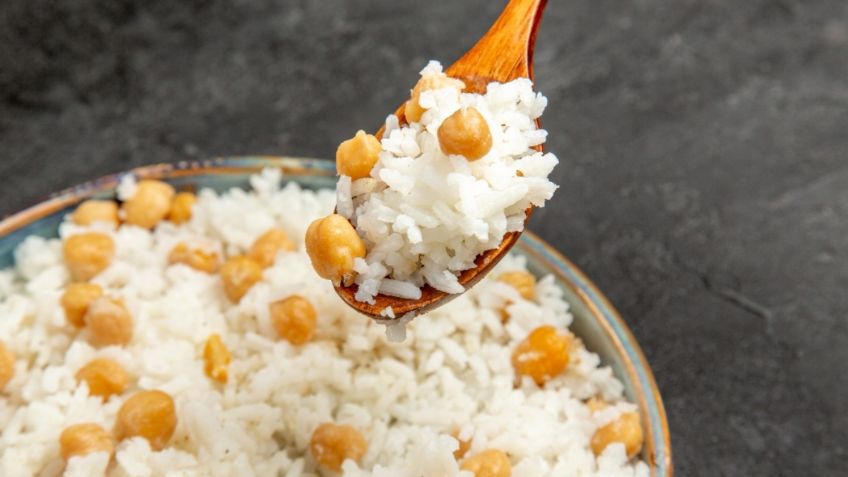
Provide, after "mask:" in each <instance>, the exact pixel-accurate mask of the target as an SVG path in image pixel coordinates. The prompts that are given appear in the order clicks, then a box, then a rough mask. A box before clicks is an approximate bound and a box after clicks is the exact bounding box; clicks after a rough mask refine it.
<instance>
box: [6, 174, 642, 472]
mask: <svg viewBox="0 0 848 477" xmlns="http://www.w3.org/2000/svg"><path fill="white" fill-rule="evenodd" d="M252 184H253V187H254V191H252V192H245V191H241V190H232V191H230V192H228V193H226V194H223V195H216V194H215V193H213V192H211V191H202V192H201V193H200V194H199V201H198V203H197V205H196V206H195V209H194V216H193V218H192V219H191V221H190V222H188V223H187V224H185V225H181V226H176V225H174V224H172V223H168V222H162V223H161V224H160V225H159V226H158V227H157V228H156V229H155V230H154V231H152V232H151V231H148V230H145V229H141V228H137V227H132V226H126V225H125V226H122V227H121V228H119V229H118V230H111V229H109V228H102V227H97V226H93V227H80V226H77V225H74V224H72V223H70V222H66V223H64V224H63V225H62V227H61V231H60V233H61V236H62V237H68V236H69V235H71V234H75V233H79V232H81V231H85V230H90V229H91V228H96V229H99V230H102V231H104V232H105V233H108V234H110V235H111V236H112V237H113V238H114V241H115V244H116V246H117V256H116V258H115V260H114V261H113V262H112V264H111V265H110V266H109V268H107V269H106V270H104V271H103V272H102V273H101V274H99V275H98V276H97V277H95V279H94V280H93V282H95V283H97V284H99V285H101V286H102V287H103V288H104V289H105V290H106V291H107V292H108V293H109V294H112V295H116V296H119V297H120V298H121V299H123V301H124V302H125V303H126V305H127V307H128V308H129V310H130V311H131V312H132V315H133V318H134V320H135V333H134V337H133V339H132V341H131V342H130V343H129V345H127V346H126V347H118V346H107V347H102V348H95V347H92V346H91V345H90V344H89V343H88V342H87V341H86V340H85V339H84V336H81V335H84V332H83V333H80V332H79V331H78V330H77V329H75V328H74V327H73V326H71V325H69V324H68V323H67V321H66V319H65V317H64V315H63V311H62V309H61V307H60V305H59V297H60V295H61V293H62V290H63V288H64V287H65V286H66V284H67V283H68V280H69V279H68V274H67V271H66V268H65V266H64V264H63V259H62V253H61V250H60V249H61V244H60V241H59V240H56V239H50V240H45V239H42V238H38V237H30V238H28V239H27V240H26V241H25V242H24V243H23V244H22V245H21V246H20V247H19V249H18V250H17V253H16V260H17V263H16V266H15V268H14V269H10V270H6V271H3V272H0V317H2V319H0V340H2V341H3V342H5V343H6V345H7V346H8V347H9V349H11V350H12V352H13V353H14V354H15V355H16V356H17V364H16V367H15V375H14V378H13V379H12V380H11V381H10V382H9V383H8V384H7V386H6V387H5V388H4V389H3V390H0V475H3V476H4V477H18V476H32V475H39V476H44V477H49V476H55V475H60V474H61V473H62V472H63V461H62V460H61V458H60V457H59V449H58V436H59V433H60V432H61V431H62V429H64V428H65V427H67V426H69V425H72V424H76V423H79V422H94V423H98V424H100V425H101V426H103V427H104V428H105V429H112V428H113V426H114V422H115V417H116V413H117V410H118V409H119V408H120V406H121V404H122V403H123V402H124V401H125V400H126V399H127V397H128V396H130V395H132V394H133V393H134V392H135V391H137V390H139V389H154V388H155V389H160V390H163V391H165V392H167V393H169V394H170V395H172V396H173V397H174V399H175V401H176V407H177V416H178V425H177V429H176V432H175V434H174V436H173V438H172V439H171V441H170V443H169V445H168V447H166V448H165V449H164V450H162V451H159V452H155V451H152V450H151V449H150V446H149V445H148V443H147V441H146V440H144V439H142V438H133V439H129V440H124V441H123V442H121V443H120V444H119V445H118V447H117V449H116V454H115V458H114V459H113V460H112V461H111V463H110V462H109V459H108V456H107V455H106V454H105V453H94V454H89V455H87V456H85V457H74V458H72V459H71V460H70V461H69V463H68V465H67V468H66V470H65V475H68V476H80V477H82V476H85V477H90V476H98V475H104V474H106V475H110V476H154V475H156V476H160V475H169V476H177V475H179V476H201V475H204V476H205V475H216V476H231V475H232V476H235V475H238V476H249V475H259V476H273V475H280V476H286V477H297V476H302V477H307V476H309V477H315V476H319V475H329V474H326V473H322V472H321V471H319V470H318V469H317V468H316V465H315V463H314V461H313V460H312V458H311V457H310V456H309V453H308V451H307V448H308V443H309V439H310V435H311V433H312V431H313V430H314V429H315V427H316V426H318V425H319V424H320V423H323V422H327V421H334V422H340V423H346V424H351V425H353V426H355V427H356V428H358V429H359V430H361V431H362V432H363V434H364V435H365V437H366V439H367V441H368V452H367V454H366V455H365V456H364V458H363V460H362V462H361V463H360V464H359V465H357V464H355V463H354V462H352V461H347V462H346V463H345V464H344V468H343V475H344V476H346V477H360V476H367V475H373V476H377V477H422V476H425V477H455V476H459V477H472V476H471V474H470V473H469V472H460V471H459V470H458V466H457V463H456V461H455V460H454V457H453V455H452V452H453V450H454V449H455V448H456V447H457V441H456V440H455V439H454V438H452V437H451V436H450V433H451V432H452V431H453V430H454V429H457V428H458V429H461V433H460V436H461V437H462V438H463V439H470V440H471V442H472V447H471V450H470V451H469V454H468V455H473V454H474V453H476V452H479V451H481V450H483V449H486V448H490V447H494V448H498V449H502V450H504V451H506V452H507V453H508V454H509V456H510V458H511V460H512V463H513V465H514V470H513V475H515V476H522V477H541V476H563V475H575V476H576V475H579V476H606V477H635V476H640V477H644V476H647V475H648V468H647V466H646V465H645V464H644V463H643V462H640V461H628V459H627V457H626V456H625V450H624V447H623V445H621V444H612V445H610V446H609V447H607V449H606V450H605V451H604V453H603V454H601V455H600V456H598V457H596V456H595V455H594V454H593V453H592V451H591V450H590V445H589V441H590V438H591V436H592V434H593V432H594V431H595V429H597V428H598V426H600V425H602V424H604V423H606V422H608V421H610V420H611V419H614V418H615V417H616V416H617V415H618V414H620V413H621V412H624V411H630V410H633V409H634V408H635V407H634V406H633V405H632V404H629V403H627V402H625V401H624V400H623V398H622V386H621V384H620V383H619V381H618V380H616V379H615V378H614V377H613V376H612V373H611V371H610V369H609V368H607V367H602V366H601V365H600V363H599V359H598V356H597V355H595V354H594V353H591V352H590V351H588V350H586V349H585V348H584V347H582V346H575V347H574V349H573V350H572V355H571V361H572V365H570V366H569V368H568V371H567V372H566V373H565V374H564V375H561V376H560V377H557V378H555V379H554V380H552V381H550V382H549V383H548V384H547V385H546V386H545V387H542V388H540V387H538V386H536V385H535V384H534V383H533V382H532V381H530V380H527V379H526V380H525V381H524V382H522V383H521V384H520V386H519V387H517V388H516V387H514V385H513V379H514V374H513V369H512V367H511V364H510V352H511V350H512V348H513V347H514V346H515V345H516V344H517V343H518V342H519V341H521V340H522V339H523V338H524V337H525V336H526V335H527V334H528V332H529V331H530V330H532V329H534V328H535V327H537V326H539V325H542V324H552V325H555V326H557V327H558V328H561V329H564V328H566V327H567V326H568V325H569V324H570V322H571V316H570V314H569V313H568V305H567V304H566V303H565V302H564V301H563V299H562V296H561V291H560V290H559V289H558V288H557V286H556V285H555V284H554V281H553V279H552V277H545V278H542V279H541V280H540V282H539V283H538V288H537V295H538V298H537V299H536V300H535V301H533V302H529V301H525V300H523V299H522V298H521V296H520V295H519V294H518V293H517V292H516V290H515V289H513V288H511V287H509V286H507V285H505V284H503V283H499V282H495V281H489V280H486V281H483V282H482V283H480V284H479V285H478V286H476V287H475V288H474V289H473V290H471V291H470V292H469V293H467V294H465V295H463V296H461V297H459V298H457V299H456V300H454V301H453V302H452V303H451V304H449V305H447V306H445V307H443V308H440V309H438V310H436V311H433V312H432V313H431V314H429V315H428V318H427V320H426V321H422V322H420V323H413V324H411V325H410V330H409V331H410V336H409V338H408V340H407V341H406V342H405V343H400V344H398V343H391V342H388V341H387V340H386V338H385V336H384V333H383V330H382V327H381V326H379V325H376V324H374V323H373V322H372V321H371V320H370V319H368V318H366V317H364V316H361V315H358V314H356V313H355V312H353V311H351V310H350V309H349V308H348V307H347V306H346V305H345V304H343V303H342V302H341V301H340V300H339V299H338V297H337V296H336V295H335V293H333V292H332V289H331V285H330V283H329V282H327V281H325V280H322V279H320V278H319V277H317V276H316V275H315V273H314V272H313V271H312V268H311V267H310V264H309V259H308V258H307V256H306V254H305V252H303V251H302V244H301V243H298V250H297V251H294V252H282V253H280V254H279V255H278V257H277V260H276V263H275V264H274V265H273V266H272V267H271V268H268V269H266V270H265V272H264V276H263V279H262V281H261V282H260V283H258V284H257V285H255V286H254V287H253V288H252V289H251V290H250V291H249V292H248V293H247V295H245V297H244V298H243V299H242V300H241V302H240V303H239V304H235V305H234V304H232V303H230V302H229V301H228V300H227V299H226V298H224V293H223V291H222V287H221V284H220V281H219V278H218V277H217V276H215V275H208V274H204V273H201V272H198V271H195V270H193V269H191V268H188V267H186V266H184V265H170V266H169V265H168V264H167V259H166V257H167V254H168V251H169V250H170V249H171V247H172V246H173V245H174V244H175V243H177V242H179V241H181V240H187V239H203V240H206V241H209V243H211V244H213V245H214V246H216V247H220V249H221V250H224V251H225V252H227V253H229V254H234V253H240V252H243V251H244V250H245V249H246V248H247V247H248V246H249V245H250V244H251V243H252V241H253V240H254V239H255V238H256V237H257V236H258V235H259V234H261V233H262V232H264V231H265V230H267V229H268V228H270V227H272V226H278V227H282V228H284V229H285V230H286V231H287V232H288V234H289V236H290V237H293V238H297V237H302V236H303V233H304V231H305V228H306V226H307V224H308V223H309V222H310V221H311V220H312V219H314V218H316V217H319V216H321V215H324V214H327V213H329V212H330V211H331V210H332V208H333V205H334V197H333V193H332V192H331V191H320V192H317V193H315V192H309V191H304V190H301V189H300V188H298V186H297V185H294V184H288V185H286V186H285V187H282V188H280V186H279V184H280V174H279V173H278V172H275V171H266V172H265V173H263V174H262V175H261V176H257V177H254V178H253V180H252ZM500 267H501V268H500V270H501V271H503V270H510V269H514V270H522V269H524V268H525V266H524V264H523V263H522V261H521V260H520V259H519V258H515V257H511V258H508V259H506V260H505V261H504V262H503V263H502V264H501V265H500ZM495 273H497V272H495ZM292 293H298V294H301V295H303V296H305V297H306V298H308V299H309V300H310V301H311V302H312V303H313V304H314V305H315V307H316V309H317V311H318V329H317V334H316V337H315V339H314V340H313V341H312V342H310V343H308V344H306V345H303V346H299V347H297V346H292V345H290V344H289V343H288V342H286V341H284V340H281V339H279V338H278V337H277V336H276V334H275V331H274V329H273V327H272V325H271V323H270V318H269V312H268V303H269V302H271V301H273V300H276V299H279V298H281V297H285V296H288V295H290V294H292ZM507 303H511V304H510V305H509V308H508V309H509V311H510V314H511V315H512V317H513V318H512V319H510V320H509V321H508V322H507V323H506V324H503V323H502V322H501V319H500V316H499V313H500V310H501V309H502V308H503V307H504V306H505V304H507ZM212 333H219V334H220V335H221V337H222V338H223V340H224V342H225V343H226V345H227V347H228V348H229V349H230V350H231V351H232V353H233V361H232V363H231V365H230V369H229V372H230V377H229V381H228V382H227V383H226V384H224V385H222V384H219V383H217V382H214V381H212V380H210V379H209V378H208V377H207V376H206V375H205V374H204V370H203V367H204V363H203V359H202V356H201V355H202V347H203V343H204V341H205V339H206V338H207V337H208V336H209V335H210V334H212ZM95 357H108V358H111V359H113V360H116V361H118V362H119V363H120V364H121V365H123V366H124V367H125V369H126V370H127V371H128V372H129V373H130V374H131V375H132V376H133V377H134V379H133V382H132V384H131V385H130V388H129V389H128V390H127V391H126V392H124V393H123V394H121V395H116V396H113V397H111V398H110V400H108V401H107V402H105V403H102V402H101V400H100V398H99V397H92V396H89V393H88V389H87V387H86V385H84V384H81V385H78V384H77V382H76V381H75V379H74V374H75V372H76V370H77V369H79V368H80V367H81V366H82V365H84V364H85V363H86V362H88V361H89V360H91V359H93V358H95ZM595 395H600V396H602V397H603V398H604V399H605V400H607V401H609V402H612V403H615V404H613V405H612V406H610V407H609V408H607V409H605V410H603V411H601V412H596V413H594V414H593V413H591V412H590V411H589V409H588V408H587V406H586V404H584V402H583V400H585V399H587V398H589V397H590V396H595Z"/></svg>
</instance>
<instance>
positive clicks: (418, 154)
mask: <svg viewBox="0 0 848 477" xmlns="http://www.w3.org/2000/svg"><path fill="white" fill-rule="evenodd" d="M463 88H464V84H463V82H462V81H459V80H457V79H453V78H449V77H447V76H446V75H445V74H444V73H443V72H442V66H441V65H440V64H439V63H438V62H436V61H431V62H430V63H429V64H428V65H427V66H426V67H425V68H424V69H423V70H422V71H421V79H420V80H419V82H418V84H417V85H416V86H415V87H414V88H413V90H412V95H411V97H410V99H409V100H408V101H407V102H406V105H405V108H404V112H405V114H404V116H405V123H404V124H400V123H399V120H398V117H396V116H394V115H391V116H389V117H388V119H387V120H386V123H385V131H384V133H383V137H382V140H378V139H377V138H376V137H374V136H372V135H369V134H365V132H363V131H359V132H357V133H356V135H355V136H354V137H353V138H351V139H349V140H347V141H345V142H343V143H342V144H341V145H340V146H339V148H338V151H337V152H336V164H337V169H338V171H339V174H340V177H339V181H338V185H337V215H333V216H330V217H326V218H323V219H321V221H320V222H317V223H316V224H314V225H313V227H310V230H309V233H308V234H307V243H306V245H307V250H308V252H309V254H310V256H311V258H312V262H313V265H314V266H315V269H316V271H317V272H318V273H319V274H320V275H321V276H323V277H324V278H327V279H329V280H332V281H333V282H334V283H335V284H336V285H339V284H345V285H352V284H355V285H356V286H357V290H356V294H355V296H354V298H355V299H356V300H357V301H360V302H366V303H370V304H374V303H375V298H374V297H375V296H376V295H377V294H382V295H388V296H393V297H398V298H403V299H412V300H415V299H418V298H420V297H421V287H423V286H425V285H429V286H431V287H433V288H435V289H436V290H439V291H442V292H445V293H451V294H457V293H463V292H464V291H465V289H464V287H463V286H462V285H461V284H460V283H459V280H458V276H459V274H460V273H461V272H462V271H464V270H468V269H470V268H473V267H474V266H475V264H474V259H475V258H476V257H477V256H478V255H480V254H481V253H483V252H485V251H487V250H491V249H494V248H496V247H497V246H498V245H500V243H501V242H502V241H503V238H504V235H506V234H507V233H509V232H520V231H522V230H523V229H524V222H525V219H526V210H527V208H528V207H530V206H535V207H543V206H544V205H545V201H547V200H548V199H550V198H551V197H552V196H553V193H554V191H555V190H556V188H557V186H556V185H555V184H554V183H553V182H551V181H550V180H548V175H549V174H550V173H551V171H552V170H553V168H554V167H555V166H556V165H557V163H558V160H557V158H556V156H554V155H553V154H551V153H542V152H538V151H537V150H535V149H534V147H536V146H540V145H541V144H543V143H544V142H545V139H546V137H547V132H546V131H545V130H543V129H539V128H538V127H537V124H536V120H537V119H538V118H539V117H540V116H541V115H542V112H543V111H544V109H545V106H546V105H547V99H546V98H545V97H544V96H543V95H542V94H540V93H536V92H534V91H533V84H532V82H531V81H530V80H529V79H527V78H519V79H516V80H513V81H510V82H508V83H490V84H489V85H488V86H487V88H486V91H485V93H483V94H474V93H468V92H464V91H463ZM347 221H349V222H350V223H346V222H347ZM328 248H332V249H333V250H336V251H338V253H334V254H331V253H329V252H328V251H327V250H328ZM382 313H383V314H384V316H386V317H389V318H395V316H394V311H393V310H391V307H386V309H384V310H382Z"/></svg>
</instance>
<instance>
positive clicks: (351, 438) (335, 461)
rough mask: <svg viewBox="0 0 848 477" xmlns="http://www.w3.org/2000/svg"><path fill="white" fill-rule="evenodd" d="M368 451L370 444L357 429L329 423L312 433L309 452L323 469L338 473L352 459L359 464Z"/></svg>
mask: <svg viewBox="0 0 848 477" xmlns="http://www.w3.org/2000/svg"><path fill="white" fill-rule="evenodd" d="M367 450H368V442H366V440H365V436H363V435H362V433H361V432H359V431H358V430H357V429H356V428H355V427H353V426H348V425H340V424H333V423H331V422H327V423H324V424H321V425H320V426H318V427H317V428H316V429H315V431H314V432H313V433H312V439H311V440H310V442H309V451H310V453H311V454H312V458H313V459H315V462H317V463H318V465H320V466H321V467H324V468H325V469H328V470H332V471H334V472H338V471H339V470H341V468H342V463H343V462H344V461H345V460H347V459H351V460H353V461H355V462H359V460H360V459H362V456H364V455H365V452H366V451H367Z"/></svg>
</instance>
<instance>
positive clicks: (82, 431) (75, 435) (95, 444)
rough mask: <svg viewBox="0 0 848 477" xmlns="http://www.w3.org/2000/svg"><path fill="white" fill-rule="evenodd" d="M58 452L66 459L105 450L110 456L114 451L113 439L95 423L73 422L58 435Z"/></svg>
mask: <svg viewBox="0 0 848 477" xmlns="http://www.w3.org/2000/svg"><path fill="white" fill-rule="evenodd" d="M59 452H60V453H61V455H62V458H63V459H65V460H66V461H67V460H70V459H71V457H77V456H83V455H86V454H91V453H93V452H107V453H109V455H110V456H111V455H112V454H113V453H114V452H115V441H114V440H112V436H111V435H109V433H108V432H106V430H105V429H103V428H102V427H100V426H99V425H97V424H94V423H85V424H74V425H73V426H69V427H66V428H65V430H64V431H62V434H60V435H59Z"/></svg>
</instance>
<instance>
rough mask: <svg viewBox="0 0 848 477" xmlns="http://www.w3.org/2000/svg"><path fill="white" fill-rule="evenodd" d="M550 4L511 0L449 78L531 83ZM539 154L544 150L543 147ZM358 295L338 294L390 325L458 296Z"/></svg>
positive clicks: (475, 87)
mask: <svg viewBox="0 0 848 477" xmlns="http://www.w3.org/2000/svg"><path fill="white" fill-rule="evenodd" d="M546 3H547V0H510V2H509V3H508V4H507V6H506V7H505V8H504V10H503V12H502V13H501V15H500V17H498V19H497V20H496V21H495V23H494V25H492V27H491V28H490V29H489V31H488V32H486V34H485V35H483V38H481V39H480V41H478V42H477V44H476V45H474V47H472V48H471V49H470V50H468V51H467V52H466V53H465V54H464V55H463V56H462V58H460V59H459V60H457V62H456V63H454V64H452V65H451V66H450V67H449V68H448V69H447V70H446V71H445V73H447V75H448V76H451V77H453V78H458V79H461V80H462V81H463V82H464V83H465V90H464V91H468V92H472V93H485V92H486V85H488V84H489V83H490V82H493V81H497V82H499V83H505V82H507V81H511V80H514V79H516V78H530V79H531V80H532V79H533V47H534V45H535V44H536V31H537V30H538V28H539V22H540V21H541V19H542V11H543V10H544V8H545V4H546ZM403 111H404V105H403V104H401V105H400V107H399V108H398V109H397V111H396V112H395V115H396V116H397V117H398V119H399V120H400V121H401V123H403V122H405V118H404V112H403ZM537 124H538V122H537ZM382 133H383V129H382V128H381V129H380V131H379V132H378V133H377V136H378V137H380V136H381V135H382ZM536 149H537V150H539V151H541V150H542V149H541V146H538V147H537V148H536ZM532 209H533V208H532V206H531V207H530V208H528V209H527V219H529V218H530V213H531V212H532ZM525 225H526V221H525ZM520 235H521V232H509V233H507V234H506V235H504V238H503V241H501V244H500V245H499V246H498V247H497V248H494V249H492V250H488V251H486V252H483V253H482V254H480V255H478V256H477V258H476V259H475V261H474V263H475V267H474V268H471V269H469V270H465V271H463V272H462V273H461V274H460V275H459V283H460V284H462V286H463V287H465V289H466V290H468V289H469V288H471V287H472V286H474V284H475V283H477V282H478V281H480V279H481V278H483V277H484V276H485V275H486V273H488V272H489V271H490V270H491V269H492V267H494V266H495V264H496V263H498V261H500V259H501V258H503V257H504V255H506V253H507V252H509V249H511V248H512V246H513V245H515V243H516V242H517V241H518V237H519V236H520ZM356 290H357V286H356V285H351V286H340V287H336V292H337V293H338V294H339V296H340V297H342V299H343V300H344V301H345V302H346V303H347V304H348V305H350V306H351V307H353V308H355V309H356V310H357V311H359V312H360V313H363V314H366V315H369V316H370V317H372V318H374V319H375V320H377V321H381V322H386V323H390V322H392V321H395V320H393V319H389V318H386V317H384V316H381V315H380V312H381V311H383V309H384V308H386V307H388V306H391V307H392V311H393V312H394V315H395V317H397V318H401V317H404V319H407V318H412V317H413V316H415V315H416V314H421V313H425V312H427V311H429V310H432V309H433V308H436V307H437V306H439V305H443V304H445V303H447V302H448V301H450V300H451V299H453V298H455V297H456V296H458V295H456V294H450V293H445V292H441V291H439V290H436V289H435V288H433V287H431V286H429V285H427V286H425V287H423V288H422V289H421V298H420V299H418V300H406V299H403V298H395V297H391V296H386V295H377V296H376V297H375V303H374V304H368V303H363V302H359V301H356V299H355V298H354V295H355V294H356ZM397 318H396V319H397Z"/></svg>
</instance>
